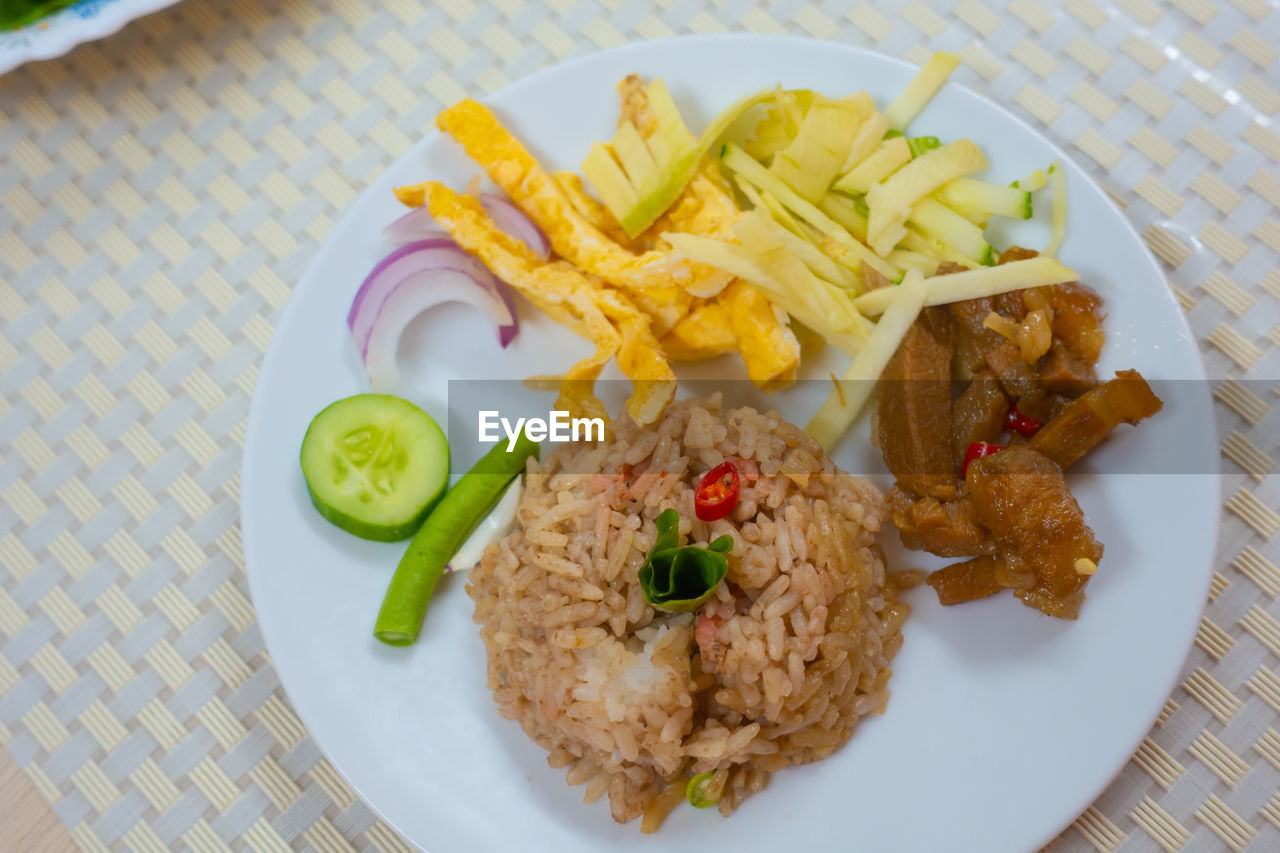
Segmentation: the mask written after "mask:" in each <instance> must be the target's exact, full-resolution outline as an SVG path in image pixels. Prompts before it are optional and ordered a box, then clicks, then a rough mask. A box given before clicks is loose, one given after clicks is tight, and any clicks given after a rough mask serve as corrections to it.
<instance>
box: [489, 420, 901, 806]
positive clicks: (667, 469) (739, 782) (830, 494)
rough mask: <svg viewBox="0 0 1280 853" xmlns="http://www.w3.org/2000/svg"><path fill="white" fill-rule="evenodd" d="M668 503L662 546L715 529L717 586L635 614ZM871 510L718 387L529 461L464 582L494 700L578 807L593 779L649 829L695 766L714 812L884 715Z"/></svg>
mask: <svg viewBox="0 0 1280 853" xmlns="http://www.w3.org/2000/svg"><path fill="white" fill-rule="evenodd" d="M725 459H730V460H733V461H734V462H735V463H736V464H737V466H738V469H739V471H740V473H741V497H740V501H739V503H738V505H737V508H736V509H735V511H734V512H733V513H732V515H731V516H730V517H729V518H726V519H723V520H720V521H714V522H710V523H707V522H703V521H699V520H698V519H697V518H696V517H695V515H694V497H693V492H694V486H695V485H696V484H697V482H698V480H699V479H700V478H701V477H702V475H703V474H704V473H706V472H707V471H708V470H709V469H711V468H712V467H714V466H715V465H717V464H719V463H720V462H721V461H723V460H725ZM668 507H674V508H675V509H676V510H678V511H679V513H680V531H681V534H682V542H684V543H694V544H706V543H707V542H709V541H710V540H712V539H714V538H716V537H717V536H720V535H722V534H724V533H728V534H730V535H731V536H732V537H733V550H732V552H731V553H730V555H729V574H728V577H727V579H726V582H724V583H722V584H720V585H719V587H718V588H717V589H716V590H715V594H714V595H713V596H712V597H711V598H710V600H708V601H707V602H706V604H704V605H703V606H702V607H701V609H700V610H699V611H698V612H697V613H696V614H682V613H669V612H666V611H662V610H656V609H655V608H653V607H651V606H649V605H648V604H646V603H645V601H644V598H643V595H642V590H641V587H640V584H639V582H638V581H637V572H638V571H639V569H640V566H641V564H642V563H643V562H644V559H645V555H646V553H647V552H648V549H649V547H650V545H651V544H652V543H653V540H654V536H655V533H656V530H655V523H654V519H655V518H656V517H657V515H658V513H659V512H661V511H662V510H663V509H666V508H668ZM884 518H885V505H884V499H883V497H882V495H881V494H880V493H879V492H878V491H877V490H876V489H875V487H874V486H872V485H871V484H869V483H868V482H866V481H865V480H862V479H860V478H858V477H854V476H852V475H849V474H846V473H843V472H840V471H838V469H836V467H835V466H834V464H833V463H832V462H831V460H830V459H828V458H827V456H826V454H825V453H823V452H822V450H821V449H820V448H819V447H818V446H817V444H816V443H814V442H813V441H811V440H810V439H808V438H806V437H805V435H804V434H803V433H802V432H801V431H800V430H799V429H798V428H796V427H795V426H793V425H791V424H789V423H787V422H786V421H784V420H783V419H782V418H781V417H780V416H779V415H778V414H776V413H774V412H770V413H768V414H761V413H759V412H757V411H756V410H754V409H751V408H739V409H732V410H730V411H728V412H727V413H724V412H722V411H721V401H720V397H719V395H718V394H717V395H715V396H713V397H711V398H709V399H707V400H705V401H686V402H681V403H677V404H674V405H672V406H671V407H670V408H669V409H668V411H667V412H666V413H665V414H664V416H663V418H662V419H661V420H660V421H659V422H658V423H656V424H654V425H652V426H650V427H648V428H644V429H640V428H637V427H635V426H629V427H628V426H625V425H620V426H619V428H618V434H617V435H616V436H615V437H614V439H613V440H612V441H609V442H592V443H575V444H566V445H562V446H561V447H560V448H558V449H557V450H555V451H554V452H553V453H551V454H549V455H548V456H547V457H546V458H545V459H544V460H543V461H542V462H541V463H538V462H537V461H536V460H530V466H529V469H528V471H527V476H526V488H525V492H524V495H523V497H522V499H521V503H520V507H519V511H518V515H517V521H516V528H515V530H514V531H513V532H512V533H511V534H510V535H508V536H507V537H506V538H504V539H502V540H501V541H499V542H497V543H495V544H493V545H490V546H489V548H488V549H487V550H486V552H485V554H484V557H483V559H482V560H481V561H480V564H479V565H478V566H477V567H476V568H475V569H473V570H472V572H471V575H470V578H469V581H468V583H467V592H468V594H469V595H470V596H471V597H472V598H473V599H474V600H475V605H476V609H475V621H476V622H477V623H479V624H480V626H481V629H480V634H481V637H482V638H483V640H484V644H485V647H486V649H487V651H488V680H489V687H490V688H491V689H492V690H493V695H494V699H495V700H496V701H497V704H498V708H499V710H500V712H501V714H502V715H503V716H504V717H507V718H508V719H512V720H518V721H519V723H520V725H521V726H522V727H523V728H524V730H525V732H526V733H527V734H528V735H529V737H531V738H533V740H534V741H536V742H537V743H539V744H541V745H542V746H543V747H545V748H546V749H547V750H548V751H549V753H550V754H549V755H548V757H547V761H548V763H549V764H550V765H551V766H552V767H564V768H567V779H568V782H569V784H571V785H579V784H584V783H585V784H586V786H587V787H586V795H585V800H586V801H587V802H592V801H594V800H596V799H597V798H599V797H600V796H601V795H602V794H604V793H608V795H609V805H610V809H611V811H612V814H613V817H614V819H615V820H617V821H618V822H620V823H622V822H626V821H630V820H633V819H635V818H637V817H641V816H643V817H644V821H643V822H642V829H644V830H645V831H652V830H653V829H655V828H656V827H657V825H658V824H659V823H660V822H661V821H662V819H663V817H664V816H665V815H666V814H667V813H668V812H669V811H670V810H671V809H672V808H673V807H674V806H675V805H677V804H678V803H679V802H680V800H681V799H683V797H684V786H685V781H686V780H687V779H688V778H689V777H690V776H691V775H693V774H697V773H704V772H713V773H714V775H713V776H712V777H711V780H710V783H709V784H708V788H709V789H710V790H711V791H712V792H713V793H716V792H721V796H720V800H719V808H720V811H721V812H722V813H723V814H725V815H727V814H729V813H730V812H731V811H732V810H733V809H734V808H736V807H737V806H738V804H739V803H741V802H742V801H743V800H744V799H745V798H746V797H748V796H749V795H750V794H752V793H753V792H755V791H759V790H760V789H761V788H763V787H764V785H765V783H766V781H767V780H768V778H769V775H770V774H771V773H773V772H774V771H776V770H781V769H782V768H784V767H787V766H789V765H793V764H804V763H807V762H810V761H816V760H818V759H821V758H825V757H826V756H828V755H830V754H831V753H832V752H834V751H835V750H836V749H838V748H839V747H840V746H841V745H842V744H844V743H845V742H846V741H848V739H849V737H850V736H851V735H852V733H853V730H854V728H855V727H856V726H857V724H858V720H859V719H860V718H861V717H862V716H863V715H865V714H869V713H872V712H880V711H882V710H883V709H884V707H885V704H886V702H887V701H888V697H889V692H888V689H887V684H888V681H889V676H890V673H891V670H890V668H889V661H890V659H891V658H892V657H893V654H894V653H895V652H896V651H897V649H898V647H899V646H900V645H901V634H900V633H899V628H900V626H901V624H902V622H903V620H904V619H905V618H906V615H907V610H908V608H907V606H906V604H904V603H902V602H900V601H898V600H897V598H896V596H895V595H894V593H893V585H892V583H891V582H890V581H889V580H888V579H887V578H886V571H885V565H884V560H883V557H882V555H881V553H880V550H879V548H878V547H877V546H876V545H875V544H874V536H875V534H876V532H877V531H878V530H879V529H880V526H881V524H882V523H883V521H884Z"/></svg>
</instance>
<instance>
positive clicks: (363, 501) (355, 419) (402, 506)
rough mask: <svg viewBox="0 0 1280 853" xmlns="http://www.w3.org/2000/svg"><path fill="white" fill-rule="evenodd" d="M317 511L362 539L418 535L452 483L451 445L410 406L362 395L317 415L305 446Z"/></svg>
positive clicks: (388, 398) (387, 396)
mask: <svg viewBox="0 0 1280 853" xmlns="http://www.w3.org/2000/svg"><path fill="white" fill-rule="evenodd" d="M301 461H302V476H303V477H305V478H306V481H307V491H308V492H310V493H311V503H312V504H314V505H315V508H316V509H317V510H318V511H319V512H320V514H321V515H323V516H324V517H325V518H326V519H328V520H329V521H330V522H332V523H333V524H335V525H337V526H338V527H341V528H342V529H343V530H345V531H347V532H348V533H351V534H353V535H355V536H359V537H360V538H361V539H373V540H375V541H378V542H395V541H397V540H399V539H406V538H408V537H410V536H412V535H413V533H414V531H416V530H417V529H418V528H419V527H420V526H421V525H422V521H423V519H424V518H426V516H427V512H428V511H430V509H431V507H432V506H434V505H435V502H436V499H437V498H439V497H440V495H441V493H443V492H444V487H445V484H446V483H448V481H449V442H448V440H446V439H445V437H444V432H443V431H442V430H441V429H440V426H439V424H437V423H436V422H435V420H433V419H432V417H431V416H430V415H428V414H427V413H426V412H424V411H422V409H419V408H418V407H417V406H415V405H414V404H413V403H410V402H409V401H408V400H403V399H401V398H399V397H393V396H391V395H390V394H357V395H356V396H354V397H347V398H346V399H345V400H339V401H338V402H336V403H333V404H332V405H330V406H329V407H328V408H326V409H324V410H323V411H321V412H320V414H318V415H316V416H315V418H313V419H312V421H311V425H310V426H309V427H307V434H306V436H305V437H303V439H302V453H301Z"/></svg>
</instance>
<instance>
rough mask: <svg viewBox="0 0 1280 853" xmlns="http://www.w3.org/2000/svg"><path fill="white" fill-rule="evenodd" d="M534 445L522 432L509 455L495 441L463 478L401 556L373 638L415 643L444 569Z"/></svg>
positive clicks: (535, 452)
mask: <svg viewBox="0 0 1280 853" xmlns="http://www.w3.org/2000/svg"><path fill="white" fill-rule="evenodd" d="M538 450H539V448H538V443H537V442H536V441H532V440H531V439H530V438H529V437H528V435H527V434H526V433H521V435H520V438H519V439H518V440H517V441H516V445H515V447H514V448H513V449H512V450H511V451H510V452H508V451H507V443H506V442H499V443H497V444H495V445H494V446H493V449H492V450H490V451H489V452H488V453H486V454H485V455H484V456H482V457H480V460H479V461H478V462H476V464H475V467H473V468H472V469H471V470H470V471H468V472H467V473H465V474H463V475H462V477H461V478H460V479H459V480H458V482H457V484H456V485H454V487H453V488H452V489H450V490H449V491H447V492H445V495H444V497H443V498H441V499H440V503H438V504H436V506H435V509H433V510H431V514H430V515H428V516H427V520H426V521H424V522H423V523H422V527H420V528H418V532H417V533H415V534H414V537H413V541H412V542H410V543H409V548H408V550H406V551H405V552H404V556H403V557H401V558H400V564H399V565H398V566H396V571H395V574H394V575H392V577H391V583H390V584H388V586H387V593H386V595H385V596H384V597H383V599H382V607H381V608H380V609H379V610H378V618H377V621H376V622H374V625H373V636H375V637H377V638H378V639H379V640H381V641H382V642H384V643H386V644H388V645H391V646H407V645H410V644H412V643H414V642H415V641H417V639H418V634H419V632H421V630H422V620H423V619H424V618H425V617H426V615H427V605H428V604H429V603H430V602H431V596H432V594H434V593H435V591H436V584H437V583H438V582H439V581H440V576H441V575H442V574H444V569H445V566H446V565H447V564H448V562H449V560H450V559H451V558H452V557H453V555H454V554H455V553H457V551H458V548H459V547H461V545H462V543H463V542H465V541H466V540H467V537H468V536H469V535H471V531H472V530H475V528H476V525H477V524H479V523H480V521H481V519H483V518H484V517H485V516H486V515H488V513H489V511H490V510H491V509H493V506H494V504H496V503H497V502H498V499H499V498H500V497H502V493H503V491H504V490H505V489H506V486H507V484H508V483H510V482H511V481H512V480H513V479H515V477H517V476H518V475H519V474H520V472H521V471H523V470H524V467H525V460H526V459H528V458H529V457H530V456H533V457H535V458H536V457H537V456H538Z"/></svg>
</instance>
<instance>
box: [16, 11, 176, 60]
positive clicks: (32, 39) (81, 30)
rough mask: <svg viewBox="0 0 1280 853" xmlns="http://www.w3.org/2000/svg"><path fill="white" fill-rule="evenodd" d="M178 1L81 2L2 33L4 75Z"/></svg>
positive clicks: (114, 29) (91, 39)
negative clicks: (25, 63)
mask: <svg viewBox="0 0 1280 853" xmlns="http://www.w3.org/2000/svg"><path fill="white" fill-rule="evenodd" d="M176 2H177V0H80V2H79V3H77V4H75V5H74V6H69V7H67V8H66V9H63V10H62V11H60V12H57V13H56V14H53V15H50V16H48V17H46V18H41V19H40V20H38V21H36V22H34V23H32V24H30V25H28V26H25V27H23V28H22V29H20V30H10V31H7V32H0V74H3V73H4V72H6V71H9V70H10V69H13V68H17V67H18V66H19V65H21V64H22V63H24V62H30V61H31V60H33V59H52V58H53V57H55V56H62V54H64V53H66V52H67V51H69V50H71V48H73V47H75V46H76V45H78V44H82V43H84V42H87V41H93V40H95V39H100V38H103V37H104V36H109V35H111V34H112V33H114V32H115V31H116V30H118V29H120V28H121V27H123V26H124V25H125V24H127V23H129V22H130V21H132V20H133V19H134V18H141V17H142V16H143V15H149V14H151V13H152V12H156V11H159V10H160V9H163V8H164V7H166V6H172V5H173V4H174V3H176Z"/></svg>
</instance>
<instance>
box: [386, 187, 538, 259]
mask: <svg viewBox="0 0 1280 853" xmlns="http://www.w3.org/2000/svg"><path fill="white" fill-rule="evenodd" d="M480 204H481V205H483V206H484V210H485V213H487V214H489V218H490V219H492V220H493V224H494V225H497V226H498V230H500V231H502V232H503V233H504V234H506V235H507V236H508V237H513V238H515V239H516V240H519V241H520V242H522V243H524V244H525V245H526V246H528V247H529V248H530V249H531V250H532V251H533V253H534V254H535V255H537V256H538V257H539V258H542V260H544V261H545V260H546V259H547V258H549V257H551V243H550V242H549V241H548V240H547V235H545V234H543V233H542V229H540V228H539V227H538V226H537V225H535V224H534V222H533V220H532V219H530V218H529V217H528V215H527V214H526V213H525V212H524V211H523V210H521V209H520V208H518V207H516V206H515V205H514V204H512V203H511V202H510V201H509V200H508V199H505V198H503V197H502V196H500V195H494V194H493V193H480ZM382 233H383V234H385V235H386V237H387V239H388V240H389V241H391V242H392V243H393V244H396V245H399V244H401V243H410V242H413V241H416V240H432V239H435V238H436V237H441V236H444V231H443V230H441V228H440V226H438V225H436V222H435V220H434V219H432V218H431V213H430V211H428V210H427V209H426V208H425V207H415V208H414V209H413V210H410V211H409V212H408V213H406V214H405V215H404V216H401V217H400V218H399V219H397V220H396V221H395V222H392V223H391V224H390V225H388V226H387V227H386V228H384V229H383V231H382Z"/></svg>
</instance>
